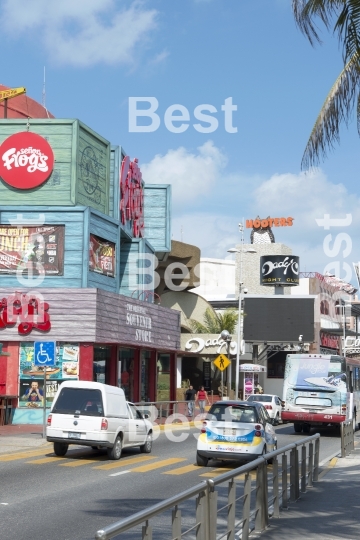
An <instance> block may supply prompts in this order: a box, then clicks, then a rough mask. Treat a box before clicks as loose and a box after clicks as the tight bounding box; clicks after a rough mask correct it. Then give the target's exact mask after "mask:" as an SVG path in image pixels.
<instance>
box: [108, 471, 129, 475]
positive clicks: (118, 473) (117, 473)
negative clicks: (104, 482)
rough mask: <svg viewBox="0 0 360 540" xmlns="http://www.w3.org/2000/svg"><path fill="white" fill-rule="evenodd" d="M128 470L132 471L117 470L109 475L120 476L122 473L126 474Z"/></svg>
mask: <svg viewBox="0 0 360 540" xmlns="http://www.w3.org/2000/svg"><path fill="white" fill-rule="evenodd" d="M128 472H131V471H121V472H116V473H113V474H109V476H120V474H126V473H128Z"/></svg>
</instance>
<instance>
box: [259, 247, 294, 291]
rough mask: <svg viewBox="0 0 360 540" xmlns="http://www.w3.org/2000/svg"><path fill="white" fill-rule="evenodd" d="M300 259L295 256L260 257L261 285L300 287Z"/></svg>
mask: <svg viewBox="0 0 360 540" xmlns="http://www.w3.org/2000/svg"><path fill="white" fill-rule="evenodd" d="M299 268H300V266H299V257H296V256H295V255H264V256H263V257H260V283H261V285H268V286H274V285H281V286H283V287H284V286H285V287H289V286H290V287H291V286H295V285H299Z"/></svg>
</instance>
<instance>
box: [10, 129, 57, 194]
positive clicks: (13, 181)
mask: <svg viewBox="0 0 360 540" xmlns="http://www.w3.org/2000/svg"><path fill="white" fill-rule="evenodd" d="M53 168H54V153H53V151H52V148H51V146H50V144H49V143H48V142H47V140H45V139H44V137H41V136H40V135H37V134H36V133H31V132H29V131H24V132H21V133H15V135H11V136H10V137H8V138H7V139H6V140H5V141H4V142H3V143H2V145H1V146H0V178H2V179H3V180H4V182H6V183H7V184H9V185H10V186H12V187H14V188H17V189H31V188H35V187H37V186H40V185H41V184H43V183H44V182H46V180H47V179H48V178H49V176H50V174H51V173H52V171H53Z"/></svg>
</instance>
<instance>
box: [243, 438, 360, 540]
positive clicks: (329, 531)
mask: <svg viewBox="0 0 360 540" xmlns="http://www.w3.org/2000/svg"><path fill="white" fill-rule="evenodd" d="M251 538H259V539H261V540H289V539H290V538H291V540H300V539H301V540H303V539H304V538H306V540H313V539H314V540H315V539H316V540H340V539H341V540H344V539H351V540H358V539H359V538H360V446H356V447H355V450H354V451H353V452H352V454H351V455H350V456H348V457H346V458H334V459H333V460H332V461H331V462H330V465H329V466H328V467H327V468H325V469H324V470H323V471H322V473H321V474H320V478H319V481H318V482H316V483H315V484H314V487H313V488H310V489H308V491H307V492H306V493H303V494H301V499H299V500H298V501H297V502H296V503H290V505H289V509H288V510H282V511H281V513H280V518H271V519H270V523H269V528H268V529H266V531H264V532H263V533H261V534H255V533H253V534H252V535H251Z"/></svg>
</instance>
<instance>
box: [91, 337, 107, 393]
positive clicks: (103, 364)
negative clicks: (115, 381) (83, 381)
mask: <svg viewBox="0 0 360 540" xmlns="http://www.w3.org/2000/svg"><path fill="white" fill-rule="evenodd" d="M110 357H111V347H109V346H106V345H104V346H102V345H99V346H95V347H94V363H93V381H95V382H99V383H103V384H111V382H110V380H109V371H110V370H109V365H110Z"/></svg>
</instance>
